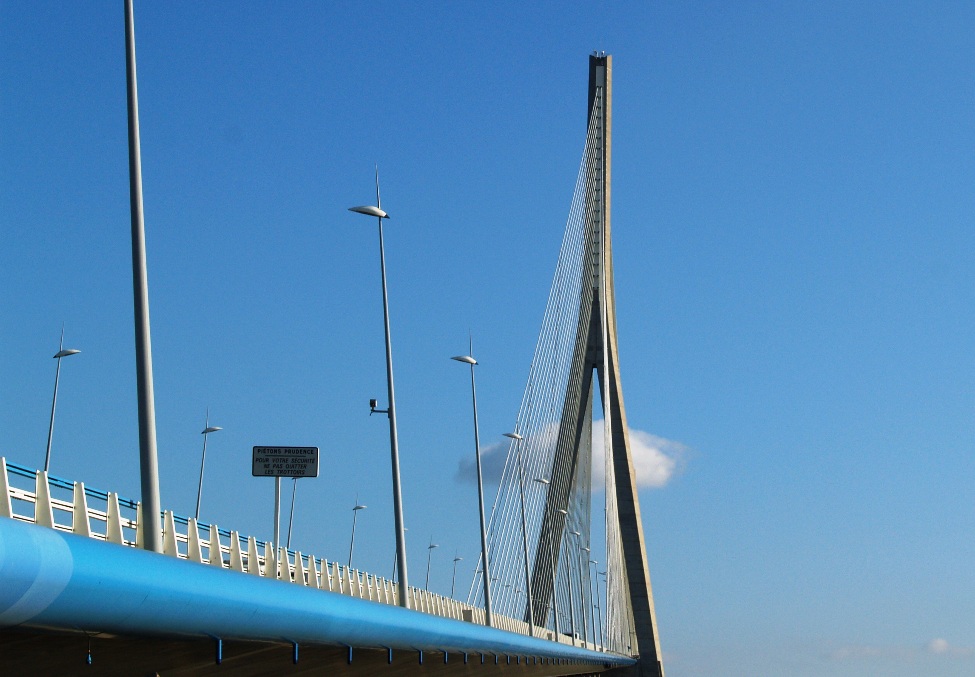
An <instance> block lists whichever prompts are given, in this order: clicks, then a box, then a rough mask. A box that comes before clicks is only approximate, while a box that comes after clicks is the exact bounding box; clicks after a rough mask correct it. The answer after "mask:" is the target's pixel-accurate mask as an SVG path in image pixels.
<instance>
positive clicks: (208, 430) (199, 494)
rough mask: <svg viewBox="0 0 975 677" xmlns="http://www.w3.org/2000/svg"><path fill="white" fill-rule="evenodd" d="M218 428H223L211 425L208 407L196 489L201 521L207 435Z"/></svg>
mask: <svg viewBox="0 0 975 677" xmlns="http://www.w3.org/2000/svg"><path fill="white" fill-rule="evenodd" d="M218 430H223V428H221V427H220V426H211V425H210V408H209V407H207V414H206V422H205V423H204V424H203V431H202V432H201V433H200V434H201V435H203V456H202V458H200V486H199V487H197V489H196V520H197V521H200V498H201V497H202V496H203V467H204V466H205V465H206V462H207V436H208V435H209V434H210V433H215V432H217V431H218Z"/></svg>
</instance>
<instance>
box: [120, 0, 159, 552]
mask: <svg viewBox="0 0 975 677" xmlns="http://www.w3.org/2000/svg"><path fill="white" fill-rule="evenodd" d="M125 76H126V92H127V97H126V101H127V104H128V122H129V210H130V214H131V221H132V298H133V303H134V315H135V374H136V389H137V391H138V401H139V474H140V480H141V485H142V517H143V523H142V524H140V525H139V530H140V531H141V532H142V542H143V543H144V544H145V549H146V550H151V551H153V552H162V529H161V528H160V524H159V514H160V511H161V510H162V508H161V503H160V499H159V458H158V454H157V453H156V404H155V396H154V394H153V387H152V341H151V339H150V336H149V278H148V275H147V273H146V228H145V219H144V216H143V210H142V151H141V145H140V143H139V92H138V86H137V83H136V72H135V18H134V15H133V11H132V0H125Z"/></svg>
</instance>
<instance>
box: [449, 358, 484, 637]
mask: <svg viewBox="0 0 975 677" xmlns="http://www.w3.org/2000/svg"><path fill="white" fill-rule="evenodd" d="M469 349H470V351H471V353H473V352H474V340H473V339H471V340H470V348H469ZM450 359H452V360H456V361H457V362H463V363H465V364H469V365H470V366H471V402H472V403H473V405H474V459H475V461H476V464H475V465H476V466H477V506H478V515H479V517H480V520H481V561H482V562H483V563H484V565H483V571H484V574H483V575H482V576H481V580H483V581H484V622H485V623H486V624H487V626H488V627H491V584H490V581H491V569H490V567H489V566H488V547H487V524H486V522H485V521H484V483H483V481H482V479H481V444H480V440H479V438H478V434H477V388H476V387H475V385H474V366H475V365H476V364H477V360H475V359H474V358H473V357H472V356H471V355H458V356H457V357H451V358H450ZM451 596H452V595H451Z"/></svg>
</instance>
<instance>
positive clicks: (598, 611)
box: [589, 559, 606, 650]
mask: <svg viewBox="0 0 975 677" xmlns="http://www.w3.org/2000/svg"><path fill="white" fill-rule="evenodd" d="M589 563H590V564H592V566H593V568H594V569H595V570H596V618H597V619H598V620H599V624H598V625H597V626H596V627H597V628H599V645H600V646H601V647H603V650H605V648H606V643H605V640H604V639H603V612H602V610H601V609H600V608H599V569H598V567H597V565H598V564H599V562H597V561H596V560H594V559H591V560H589ZM589 587H590V589H592V579H590V580H589ZM590 594H591V593H590ZM593 635H595V633H593Z"/></svg>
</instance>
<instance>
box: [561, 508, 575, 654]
mask: <svg viewBox="0 0 975 677" xmlns="http://www.w3.org/2000/svg"><path fill="white" fill-rule="evenodd" d="M558 512H559V514H561V515H562V518H563V519H564V520H565V522H566V523H565V524H564V525H563V526H567V525H568V521H569V511H568V510H565V509H564V508H559V509H558ZM572 533H574V534H577V533H579V532H578V531H573V532H572ZM568 550H569V546H568V545H566V555H565V557H566V560H565V565H566V566H567V567H568V568H567V569H566V571H565V581H566V583H567V584H568V586H569V632H570V633H571V634H572V646H575V645H576V609H575V601H574V600H573V599H572V567H571V566H570V564H569V562H570V560H569V553H568Z"/></svg>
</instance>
